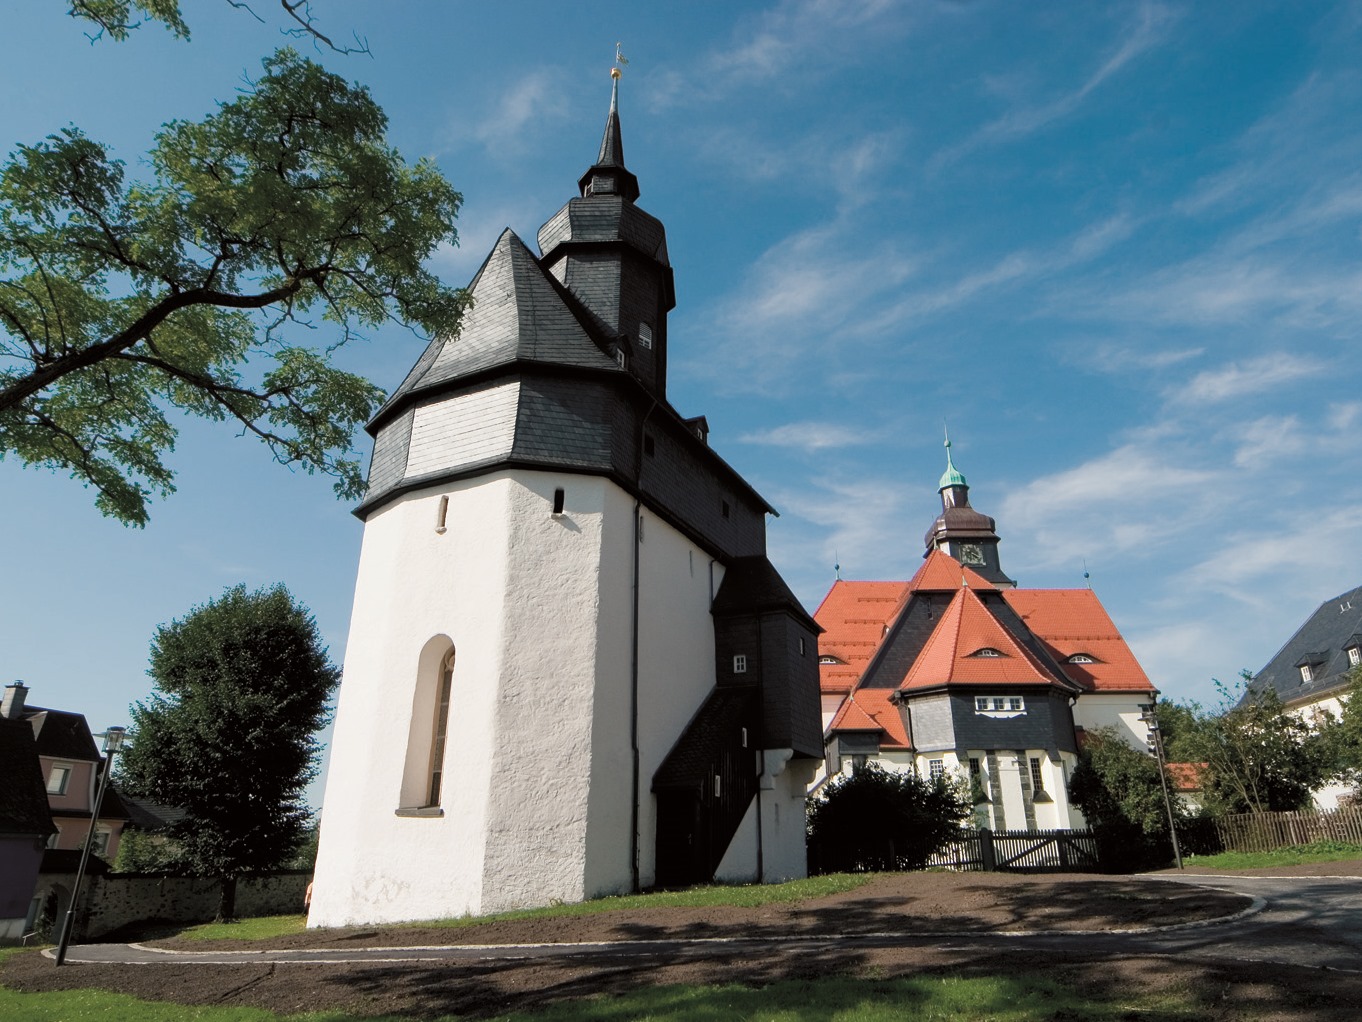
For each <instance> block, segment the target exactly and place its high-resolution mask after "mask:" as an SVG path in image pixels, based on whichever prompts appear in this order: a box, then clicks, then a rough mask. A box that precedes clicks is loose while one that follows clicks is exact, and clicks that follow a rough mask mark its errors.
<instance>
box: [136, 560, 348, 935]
mask: <svg viewBox="0 0 1362 1022" xmlns="http://www.w3.org/2000/svg"><path fill="white" fill-rule="evenodd" d="M148 673H150V674H151V676H152V678H153V679H155V682H156V688H157V691H156V692H154V693H153V694H152V695H151V696H150V697H149V698H148V699H146V700H145V701H143V702H139V703H137V704H135V705H134V706H133V708H132V728H131V733H132V747H131V748H130V749H129V750H128V751H127V752H126V753H124V754H123V755H122V756H121V757H119V767H120V775H119V782H120V785H121V786H122V787H123V788H124V789H125V790H126V791H128V793H129V794H131V795H134V796H138V797H143V798H150V799H154V800H155V801H157V802H161V803H163V804H165V805H172V806H177V807H180V808H183V809H184V810H185V812H186V817H185V819H184V820H182V821H180V822H178V823H176V824H175V825H174V826H172V828H171V831H170V835H169V836H170V837H171V838H172V839H173V842H172V843H173V846H174V849H175V859H174V863H173V865H174V867H175V868H177V869H179V870H182V871H184V872H187V873H190V874H192V875H195V876H210V877H220V878H222V879H223V880H224V882H225V886H224V911H223V914H224V915H225V916H227V917H230V916H231V914H232V911H231V909H232V906H231V904H230V898H229V897H228V895H229V893H230V891H231V890H233V889H234V883H235V879H236V878H237V877H238V876H240V875H241V874H242V873H246V872H253V871H260V870H270V869H277V868H279V867H281V866H283V865H284V864H285V863H287V862H288V861H289V860H290V858H291V857H292V856H293V855H294V854H295V853H296V852H297V850H298V846H299V844H300V842H301V841H302V839H303V838H304V836H305V833H306V829H307V826H308V824H309V822H310V820H311V813H310V811H309V810H308V808H307V806H306V805H304V804H303V802H302V794H303V790H304V788H305V787H306V786H307V783H308V782H309V781H310V780H311V779H312V778H313V777H314V776H315V774H316V760H317V754H318V751H319V746H318V743H317V739H316V737H315V732H316V731H318V730H319V729H320V728H321V727H322V726H323V725H324V724H325V723H326V721H327V719H328V705H327V704H328V699H329V698H330V695H331V692H332V690H333V689H334V688H335V685H336V683H337V681H338V680H339V677H340V672H339V671H338V670H337V669H336V668H335V667H334V666H333V665H332V664H331V662H330V661H329V660H328V659H327V655H326V650H325V649H324V648H323V647H322V645H321V642H320V637H319V636H318V633H317V625H316V622H315V621H314V620H313V618H312V616H311V615H310V614H309V612H308V611H307V609H306V608H305V607H303V606H301V605H299V604H295V603H294V601H293V597H292V596H291V595H290V594H289V591H288V590H287V589H285V588H284V587H283V586H282V585H280V586H275V587H274V588H271V589H261V590H259V591H257V592H253V593H252V592H247V591H246V588H245V587H244V586H237V587H235V588H232V589H228V590H227V591H226V592H225V593H223V595H222V596H221V597H219V598H218V599H217V600H215V601H210V602H208V603H206V604H204V605H203V606H201V607H196V608H194V609H193V610H192V611H191V612H190V613H189V614H188V615H187V616H185V617H184V618H183V619H181V620H177V621H174V622H172V623H171V624H169V625H163V626H162V627H161V628H160V629H159V630H158V631H157V633H156V637H155V639H154V640H153V642H152V647H151V669H150V671H149V672H148ZM169 844H171V843H168V846H169Z"/></svg>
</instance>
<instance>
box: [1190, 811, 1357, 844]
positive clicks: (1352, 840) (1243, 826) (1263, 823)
mask: <svg viewBox="0 0 1362 1022" xmlns="http://www.w3.org/2000/svg"><path fill="white" fill-rule="evenodd" d="M1215 832H1216V836H1217V837H1218V838H1219V839H1220V845H1221V847H1222V848H1223V849H1224V850H1225V851H1227V852H1270V851H1272V850H1273V849H1274V848H1284V847H1286V846H1287V845H1308V844H1312V843H1314V842H1316V841H1343V842H1347V843H1348V844H1355V845H1362V809H1336V810H1334V811H1333V812H1329V813H1317V812H1297V813H1237V814H1235V815H1232V816H1222V817H1220V818H1219V819H1217V820H1216V821H1215Z"/></svg>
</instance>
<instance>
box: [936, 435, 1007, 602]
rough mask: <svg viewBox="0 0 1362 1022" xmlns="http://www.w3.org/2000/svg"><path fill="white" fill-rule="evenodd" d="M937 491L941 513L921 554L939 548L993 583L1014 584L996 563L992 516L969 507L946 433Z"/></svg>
mask: <svg viewBox="0 0 1362 1022" xmlns="http://www.w3.org/2000/svg"><path fill="white" fill-rule="evenodd" d="M937 492H938V493H940V494H941V514H939V515H937V517H936V521H934V522H933V523H932V527H931V528H930V529H928V530H927V535H926V536H925V537H924V542H925V544H926V547H927V549H926V550H925V551H924V552H923V555H922V556H923V557H926V556H928V555H929V554H931V552H932V551H933V550H943V551H945V552H946V553H947V554H949V555H950V556H951V557H953V558H955V559H956V560H957V561H959V562H960V563H961V564H963V565H966V566H967V567H969V568H971V569H973V570H974V571H976V572H978V573H979V574H980V575H982V576H983V577H984V578H986V579H988V580H989V581H990V582H992V583H993V584H994V585H996V586H998V587H1000V588H1008V589H1010V588H1013V587H1015V586H1016V584H1017V583H1016V582H1015V581H1013V580H1012V579H1010V578H1008V577H1007V576H1006V575H1004V574H1003V570H1002V568H1001V567H1000V566H999V564H998V532H997V528H996V525H995V523H994V521H993V519H992V518H990V517H989V516H988V515H985V514H980V513H979V512H978V511H976V510H974V508H972V507H970V503H969V484H968V483H966V482H965V477H964V475H962V474H961V472H960V470H959V469H957V468H956V467H955V463H954V462H953V461H952V460H951V441H950V437H947V438H946V471H945V472H944V473H942V475H941V482H940V483H939V484H938V485H937Z"/></svg>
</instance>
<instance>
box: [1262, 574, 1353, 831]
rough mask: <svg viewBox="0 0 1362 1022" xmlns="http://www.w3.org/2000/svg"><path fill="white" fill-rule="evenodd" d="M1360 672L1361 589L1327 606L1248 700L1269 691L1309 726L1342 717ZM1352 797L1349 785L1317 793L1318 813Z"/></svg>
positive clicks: (1276, 659)
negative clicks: (1353, 674) (1354, 673)
mask: <svg viewBox="0 0 1362 1022" xmlns="http://www.w3.org/2000/svg"><path fill="white" fill-rule="evenodd" d="M1360 666H1362V586H1359V587H1358V588H1356V589H1350V590H1348V591H1347V592H1346V593H1342V594H1341V595H1339V596H1335V597H1334V598H1333V599H1331V600H1325V601H1324V602H1323V603H1321V604H1320V605H1319V607H1318V608H1316V610H1315V612H1314V613H1313V614H1311V615H1310V617H1308V618H1307V619H1306V620H1305V623H1304V624H1302V625H1301V626H1300V627H1299V628H1298V629H1296V631H1295V633H1294V634H1293V635H1292V636H1291V638H1289V639H1288V640H1287V641H1286V643H1285V644H1284V645H1283V646H1282V648H1281V649H1279V650H1277V652H1276V653H1275V654H1274V655H1273V657H1272V659H1271V660H1269V661H1268V662H1267V663H1266V664H1265V665H1264V666H1263V668H1262V669H1261V670H1260V671H1258V673H1257V674H1255V675H1254V676H1253V680H1252V681H1251V682H1249V686H1248V691H1247V692H1245V694H1244V698H1245V699H1251V698H1253V697H1254V696H1256V695H1260V694H1262V693H1264V692H1267V691H1269V690H1271V691H1273V692H1275V693H1276V694H1277V698H1279V699H1280V700H1281V701H1282V705H1284V706H1285V707H1286V708H1287V710H1289V711H1290V712H1291V713H1294V714H1295V715H1296V716H1298V717H1300V718H1301V719H1303V720H1306V721H1309V722H1312V723H1313V722H1316V721H1319V720H1322V719H1323V717H1324V715H1325V714H1332V715H1333V716H1335V717H1337V716H1338V715H1339V714H1341V713H1342V711H1343V704H1342V701H1341V699H1342V697H1343V696H1344V695H1345V693H1346V691H1347V688H1348V683H1349V680H1350V679H1349V675H1350V673H1351V672H1352V671H1353V670H1354V668H1357V667H1360ZM1352 794H1353V789H1352V788H1351V787H1350V786H1348V785H1345V784H1341V783H1333V784H1329V785H1327V786H1326V787H1324V788H1321V789H1320V790H1319V791H1317V792H1315V805H1316V807H1317V808H1319V809H1336V808H1338V805H1339V800H1340V799H1342V798H1347V797H1349V796H1350V795H1352Z"/></svg>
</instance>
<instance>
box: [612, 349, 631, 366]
mask: <svg viewBox="0 0 1362 1022" xmlns="http://www.w3.org/2000/svg"><path fill="white" fill-rule="evenodd" d="M615 364H616V365H618V366H619V367H620V368H621V369H625V368H628V365H629V353H628V352H627V351H625V350H624V349H623V348H616V349H615Z"/></svg>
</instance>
